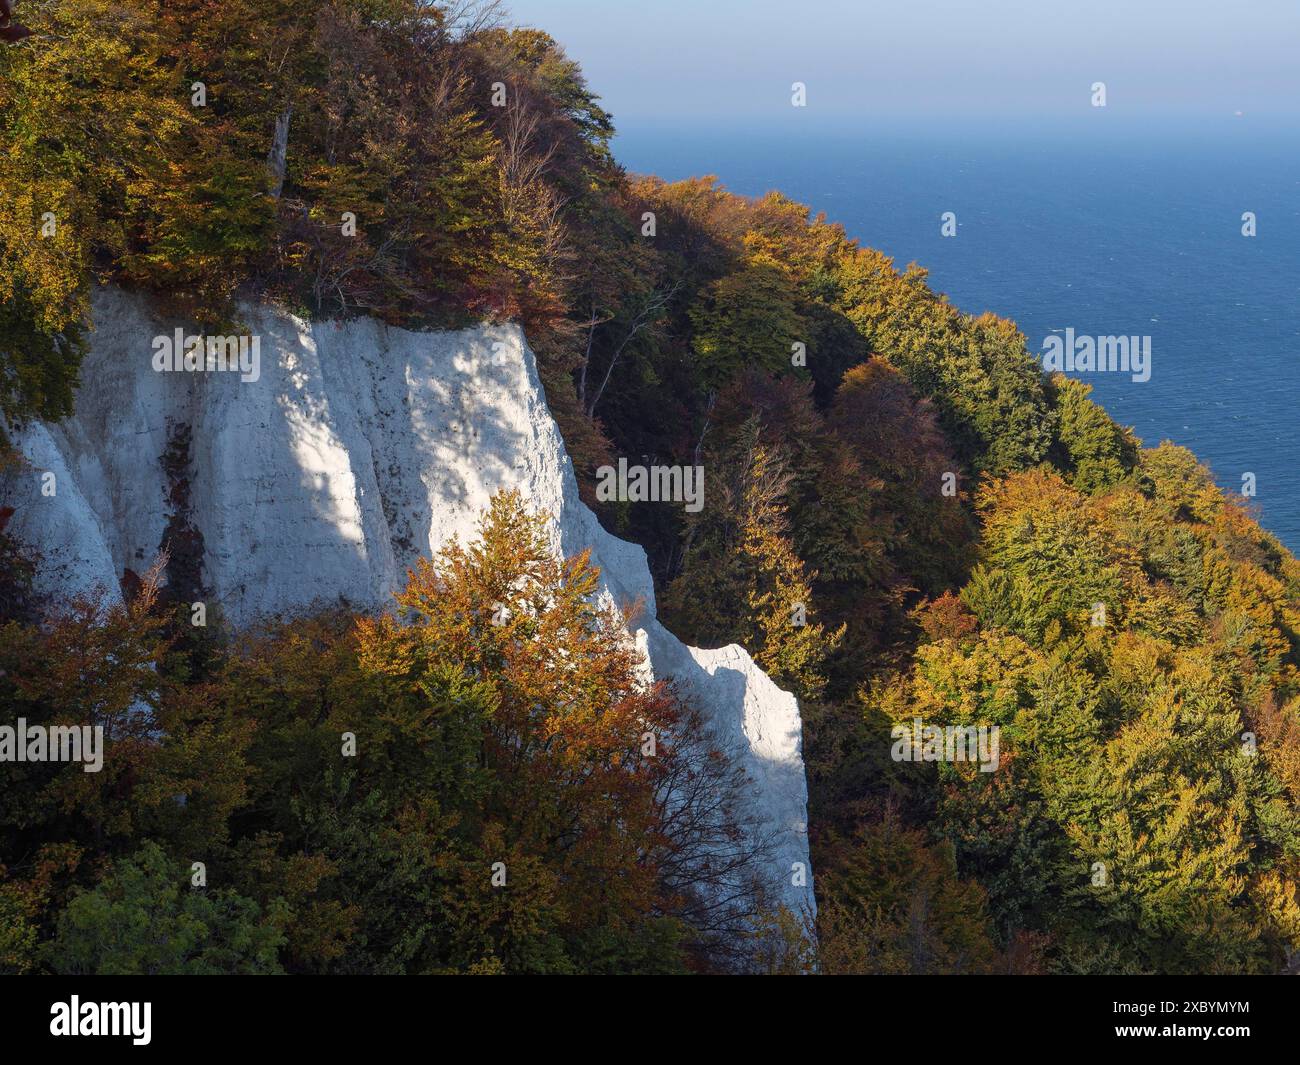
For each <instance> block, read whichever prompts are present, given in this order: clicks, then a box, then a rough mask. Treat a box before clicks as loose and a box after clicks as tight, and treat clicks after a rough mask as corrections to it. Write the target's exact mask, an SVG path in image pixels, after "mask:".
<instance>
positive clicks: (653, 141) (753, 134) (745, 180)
mask: <svg viewBox="0 0 1300 1065" xmlns="http://www.w3.org/2000/svg"><path fill="white" fill-rule="evenodd" d="M1090 117H1091V116H1090ZM614 149H615V154H616V155H617V157H618V159H619V161H620V162H622V163H623V164H624V165H625V166H626V167H627V168H628V169H629V170H631V171H634V172H638V173H654V174H658V175H660V176H661V177H664V178H666V179H669V180H672V179H677V178H683V177H688V176H692V175H701V174H716V175H718V177H719V178H720V180H721V181H722V183H723V184H724V185H725V186H727V187H728V188H730V189H732V190H733V191H735V192H740V193H745V194H759V193H763V192H766V191H767V190H769V189H774V188H775V189H780V190H781V191H782V192H784V193H786V194H787V195H789V196H791V197H793V198H794V199H796V200H799V201H801V202H803V203H807V204H809V205H811V206H812V207H813V208H814V209H815V210H817V211H824V212H825V213H826V215H827V217H828V218H829V219H830V220H832V221H837V222H841V223H843V225H844V226H845V228H846V229H847V230H848V232H849V235H850V236H853V237H856V238H858V239H860V240H861V241H862V243H864V244H866V245H869V246H872V247H875V248H879V249H881V250H882V251H884V252H886V253H887V254H889V255H891V256H893V257H894V258H895V262H896V265H898V266H900V267H902V266H904V265H905V264H907V263H908V262H910V261H915V262H917V263H919V264H920V265H922V266H924V267H926V268H927V269H928V270H929V271H930V283H931V285H932V287H933V288H935V289H936V290H938V291H940V292H944V293H947V295H948V297H949V298H950V299H951V300H952V302H953V303H954V304H956V305H957V306H958V307H960V308H961V309H962V310H965V311H970V312H976V313H978V312H981V311H985V310H991V311H994V312H996V313H997V314H1000V315H1003V316H1004V317H1007V318H1011V319H1014V320H1015V321H1016V322H1017V323H1018V324H1019V326H1020V328H1021V330H1022V331H1023V332H1024V334H1025V336H1026V338H1027V340H1028V344H1029V350H1030V351H1031V352H1033V353H1035V354H1038V353H1040V352H1041V351H1042V348H1043V344H1044V340H1045V338H1046V337H1047V336H1048V335H1049V334H1050V333H1051V332H1052V331H1054V330H1064V329H1065V328H1067V327H1072V328H1073V329H1074V331H1075V334H1076V335H1085V334H1086V335H1093V336H1107V335H1139V336H1141V335H1147V336H1150V337H1151V344H1152V360H1151V362H1152V365H1151V370H1152V372H1151V379H1150V380H1149V381H1146V382H1141V383H1139V382H1134V381H1132V380H1131V379H1130V377H1129V376H1128V375H1124V374H1106V373H1090V374H1076V375H1074V376H1077V377H1080V378H1082V379H1084V380H1087V381H1088V382H1089V383H1090V384H1092V385H1093V386H1094V392H1093V398H1094V399H1096V400H1098V401H1099V402H1100V403H1101V404H1102V405H1103V406H1105V407H1106V409H1107V410H1108V411H1109V412H1110V413H1111V414H1112V415H1113V416H1114V417H1115V418H1116V419H1117V420H1118V421H1121V422H1123V423H1125V424H1127V425H1131V426H1133V427H1134V429H1135V430H1136V432H1137V434H1138V435H1139V436H1140V437H1141V438H1142V439H1143V440H1144V441H1145V442H1146V443H1148V444H1156V443H1158V442H1160V441H1161V440H1165V439H1168V440H1172V441H1174V442H1175V443H1178V444H1182V445H1185V446H1187V447H1189V448H1191V449H1192V450H1193V451H1195V452H1196V454H1197V455H1198V456H1199V457H1200V459H1201V460H1202V461H1203V462H1204V463H1206V464H1207V465H1208V466H1209V467H1210V468H1211V469H1212V470H1213V471H1214V474H1215V476H1216V478H1217V479H1218V481H1219V483H1220V484H1221V485H1223V486H1224V487H1225V488H1227V489H1229V490H1230V491H1234V492H1240V491H1241V487H1242V475H1243V474H1244V473H1247V472H1250V473H1253V474H1255V478H1256V489H1257V495H1256V497H1255V499H1254V500H1253V503H1254V504H1255V506H1256V508H1257V513H1258V515H1259V518H1260V520H1261V521H1262V523H1263V524H1264V525H1265V526H1266V527H1267V528H1268V529H1270V530H1272V531H1273V532H1274V533H1275V534H1277V536H1278V537H1279V538H1280V539H1281V540H1282V541H1283V542H1284V543H1286V544H1287V545H1288V546H1289V547H1290V548H1291V549H1292V551H1296V552H1300V417H1298V416H1297V408H1298V407H1300V129H1296V128H1294V127H1292V128H1285V127H1280V126H1279V127H1273V128H1269V127H1266V126H1263V125H1261V124H1258V123H1256V122H1254V121H1253V120H1251V119H1250V118H1249V116H1245V117H1237V118H1229V117H1225V118H1223V119H1215V120H1212V121H1207V122H1205V123H1202V124H1199V125H1195V126H1189V125H1182V126H1178V127H1169V126H1166V125H1159V124H1154V123H1152V124H1150V125H1147V126H1143V125H1140V124H1136V123H1135V124H1131V125H1130V126H1128V127H1127V128H1119V127H1117V126H1116V125H1115V124H1110V123H1105V122H1101V121H1091V122H1088V123H1084V122H1077V123H1075V124H1073V125H1070V126H1065V125H1061V124H1057V125H1048V124H1034V125H1023V126H1019V127H1013V126H1006V127H1000V128H993V127H970V126H966V127H962V126H955V127H954V126H949V125H945V124H938V123H934V124H925V123H921V124H913V125H910V126H907V127H903V126H893V127H889V126H883V125H881V126H876V127H870V126H866V125H864V126H863V127H862V128H860V129H853V128H849V127H846V126H837V127H835V128H828V129H823V130H811V129H807V128H804V127H801V126H798V125H796V124H794V123H793V122H792V123H791V124H790V125H789V126H788V127H786V128H783V129H774V128H771V127H763V128H720V127H718V126H717V125H712V126H710V127H708V128H705V127H703V126H701V127H699V128H689V127H686V128H683V127H680V126H677V127H669V126H661V125H655V124H651V123H641V124H638V123H624V124H623V127H622V128H621V130H620V134H619V136H618V139H617V140H616V142H615V145H614ZM945 211H952V212H954V213H955V214H956V216H957V223H958V231H957V236H955V237H951V238H945V237H942V236H941V235H940V226H941V215H942V214H943V213H944V212H945ZM1246 211H1251V212H1254V214H1255V216H1256V220H1257V223H1256V224H1257V233H1258V235H1257V236H1255V237H1253V238H1248V237H1244V236H1243V235H1242V232H1241V231H1242V224H1243V223H1242V214H1243V212H1246Z"/></svg>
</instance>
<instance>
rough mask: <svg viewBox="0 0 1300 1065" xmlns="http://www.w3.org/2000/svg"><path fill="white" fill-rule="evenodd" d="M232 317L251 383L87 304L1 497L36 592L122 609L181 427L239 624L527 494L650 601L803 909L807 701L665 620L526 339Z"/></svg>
mask: <svg viewBox="0 0 1300 1065" xmlns="http://www.w3.org/2000/svg"><path fill="white" fill-rule="evenodd" d="M242 315H243V319H244V323H245V327H246V331H247V332H248V333H249V334H250V335H253V336H257V337H258V338H259V341H260V376H259V377H258V379H257V380H256V381H248V382H245V381H241V380H240V375H239V374H238V373H234V372H228V371H227V372H206V373H185V372H157V371H155V369H154V368H153V354H154V352H153V340H154V338H155V337H158V336H167V337H170V336H172V335H173V333H174V331H175V329H176V328H177V327H181V328H185V329H187V331H189V332H196V330H195V329H194V328H193V326H192V325H191V324H190V323H185V322H175V321H168V320H164V319H161V318H159V317H158V316H157V315H156V314H155V313H154V311H153V309H152V308H151V307H150V305H148V304H147V303H145V302H144V301H142V300H141V299H138V298H136V297H133V296H130V295H127V294H124V293H122V292H119V291H116V290H105V291H103V292H101V293H99V294H98V295H97V296H96V299H95V306H94V319H95V332H94V334H93V337H92V341H91V353H90V355H89V356H88V358H87V361H86V363H85V366H84V368H83V371H82V386H81V390H80V393H79V395H78V399H77V412H76V415H75V416H74V417H73V418H71V419H69V420H67V421H66V422H63V423H60V424H58V425H48V424H33V425H30V426H28V427H27V428H26V429H24V430H23V431H22V432H20V433H17V434H15V442H16V443H17V444H18V446H19V448H20V450H22V451H23V453H24V454H25V455H26V457H27V458H28V460H29V462H30V463H31V465H32V467H33V469H31V470H28V471H23V472H21V473H19V474H17V475H11V476H9V477H8V478H7V479H6V481H5V483H4V484H3V486H0V487H2V491H3V496H4V500H3V501H4V502H5V503H6V504H7V505H9V506H12V507H14V508H15V511H16V513H15V515H14V518H13V521H12V524H11V526H10V528H11V529H12V531H13V532H14V533H15V534H16V535H18V536H19V537H20V538H22V539H25V540H27V541H28V542H30V543H31V544H33V545H34V546H35V547H37V548H38V549H39V550H40V551H41V552H42V554H43V556H44V566H43V567H42V576H41V580H42V582H43V587H42V588H41V590H42V591H46V592H51V593H54V594H55V595H61V594H68V593H74V592H77V591H82V590H86V589H88V588H90V587H91V586H93V585H96V584H98V585H101V586H103V587H104V588H106V589H108V591H109V593H110V594H111V595H116V594H118V593H117V589H118V586H119V578H120V577H121V574H122V572H123V570H124V569H125V568H128V567H129V568H131V569H134V570H136V571H141V570H143V569H145V568H147V567H148V566H149V564H150V563H151V562H152V561H153V559H154V557H155V556H156V554H157V552H158V548H159V545H160V543H161V542H162V540H163V535H164V529H165V527H166V524H167V521H168V516H169V513H170V511H171V509H172V508H171V507H170V506H169V503H168V500H167V484H168V482H167V476H166V473H165V470H164V464H163V462H162V455H163V452H164V450H165V448H166V445H167V442H168V439H169V434H170V433H171V431H172V430H173V428H174V427H176V426H181V425H188V426H189V427H190V431H191V441H192V443H191V462H190V467H189V471H188V472H189V481H190V486H191V492H190V513H189V520H190V522H191V523H192V525H193V527H194V528H195V529H196V530H197V531H198V532H199V533H200V534H201V536H202V538H203V544H204V556H203V572H204V579H205V582H206V584H207V585H208V586H209V587H210V588H211V590H212V593H213V595H212V598H213V599H215V600H216V601H217V602H218V603H219V604H220V607H221V609H222V611H223V612H224V615H225V617H226V619H227V621H228V622H230V623H231V624H233V625H235V626H240V625H243V624H246V623H248V622H250V621H253V620H255V619H256V618H258V617H259V616H262V615H266V614H273V613H280V612H286V611H292V610H295V609H299V608H302V607H305V606H309V605H311V604H313V603H329V602H337V601H338V600H339V599H340V598H342V599H344V600H346V601H347V602H348V603H350V604H352V605H353V606H357V607H375V606H381V605H384V604H386V603H388V602H389V601H390V596H391V593H392V592H393V591H394V590H395V589H396V588H398V587H399V586H400V585H401V584H403V583H404V577H405V572H406V568H407V567H408V566H409V565H411V564H413V562H414V560H415V559H416V557H418V556H420V555H426V556H427V555H430V554H431V553H432V552H434V551H436V550H437V549H438V548H439V547H440V546H441V545H442V544H443V543H444V542H445V541H446V540H447V539H448V538H449V537H452V536H459V537H460V538H461V540H462V541H464V540H468V539H471V538H472V537H473V535H474V531H475V526H476V522H477V520H478V516H479V513H480V511H481V510H482V509H483V508H484V507H485V506H486V505H487V503H488V500H489V498H490V496H491V495H492V493H494V492H495V491H497V490H499V489H503V488H516V489H518V490H520V492H521V493H522V494H523V496H524V498H525V500H526V501H527V502H528V504H529V505H530V507H531V508H532V509H534V510H537V511H539V512H542V513H544V514H547V515H549V516H550V517H551V521H550V534H551V537H552V539H553V542H554V545H555V549H556V550H557V551H561V552H564V553H565V554H573V553H576V552H578V551H580V550H582V549H583V548H591V550H592V560H593V561H594V562H595V563H596V564H597V565H598V566H599V567H600V569H601V573H602V578H603V586H602V590H601V595H602V596H604V597H607V598H608V599H609V600H610V601H612V602H613V603H614V604H615V605H628V604H632V603H634V602H635V601H636V600H638V599H641V600H642V601H643V603H644V608H643V610H642V612H641V614H640V615H639V616H638V617H637V618H636V620H635V621H634V624H635V625H636V626H637V627H636V630H635V632H634V635H635V637H636V639H637V641H638V644H639V646H640V647H641V648H642V649H643V650H644V652H645V654H646V661H647V671H648V673H649V674H650V675H652V676H653V677H656V678H667V677H671V678H674V679H675V680H676V682H677V684H678V686H679V688H680V690H681V691H682V693H683V694H684V695H686V696H687V697H689V698H691V699H692V700H693V701H695V702H696V703H697V705H699V706H700V707H701V709H702V710H703V712H704V714H705V716H706V718H707V719H708V721H709V722H710V723H711V725H712V727H713V728H714V730H715V731H716V734H717V737H718V739H719V741H720V742H721V743H722V744H724V745H725V746H726V747H727V748H728V749H731V750H734V751H736V752H737V757H739V758H740V759H741V761H742V762H743V764H744V767H745V769H746V770H747V772H748V773H749V774H750V776H751V777H752V779H753V782H754V789H753V810H752V813H753V814H755V815H757V817H758V818H759V820H760V822H761V823H762V824H764V825H765V826H766V830H767V831H768V832H770V833H772V834H774V839H775V846H774V857H773V863H772V873H771V883H772V886H773V888H774V890H776V891H777V892H778V893H779V896H780V897H781V898H783V899H784V901H785V902H786V904H787V905H789V906H790V907H791V908H793V909H795V910H796V911H797V912H798V911H801V910H805V909H806V910H808V911H811V910H812V909H813V906H814V902H813V894H812V880H811V866H810V864H809V859H808V846H807V834H806V824H805V818H806V803H807V788H806V784H805V778H804V769H803V760H802V755H801V737H800V720H799V707H798V704H797V702H796V700H795V698H794V697H793V696H792V695H790V694H789V693H787V692H784V691H782V690H781V689H779V688H778V687H777V686H776V685H775V684H774V683H773V682H772V681H771V680H770V679H769V678H768V677H767V675H766V674H765V673H763V671H762V670H760V669H759V668H758V667H757V666H756V665H755V664H754V662H753V660H752V659H751V658H750V657H749V655H748V654H747V653H746V652H745V651H744V650H743V649H742V648H740V647H738V646H735V645H733V646H729V647H723V648H720V649H718V650H699V649H697V648H692V647H686V646H685V645H683V644H682V643H681V642H680V641H679V640H677V639H676V638H675V637H674V636H673V635H672V634H671V633H670V632H668V631H667V630H666V629H665V628H664V627H663V626H662V625H660V624H659V623H658V621H656V620H655V608H654V587H653V585H652V583H651V578H650V572H649V569H648V567H647V565H646V560H645V553H644V552H643V551H642V549H641V548H640V547H638V546H636V545H635V544H630V543H627V542H625V541H622V540H619V539H616V538H615V537H613V536H610V535H609V534H608V533H606V532H605V531H604V529H602V528H601V526H600V524H599V522H597V520H596V517H595V515H594V514H593V513H592V512H591V511H590V510H588V509H587V507H586V506H585V505H584V504H583V503H582V502H581V501H580V500H579V498H578V488H577V482H576V480H575V478H574V474H573V467H572V463H571V462H570V461H569V458H568V455H567V454H566V453H565V450H564V444H563V441H562V440H561V439H560V434H559V431H558V429H557V428H556V425H555V422H554V421H553V419H552V418H551V415H550V412H549V410H548V408H547V405H546V399H545V395H544V393H543V391H542V386H541V382H540V380H539V379H538V375H537V369H536V365H535V363H534V359H533V355H532V352H531V351H530V350H529V348H528V345H527V343H526V341H525V339H524V337H523V335H522V333H521V331H520V330H519V329H518V328H517V327H514V326H479V327H476V328H473V329H466V330H462V331H459V332H434V333H412V332H407V331H405V330H400V329H392V328H389V327H386V326H384V325H381V324H379V323H376V322H374V321H370V320H359V321H350V322H346V323H331V322H324V323H307V322H303V321H300V320H298V319H296V318H294V317H292V316H290V315H287V314H285V313H283V312H281V311H279V310H276V309H274V308H270V307H267V306H253V305H250V306H245V307H244V308H243V309H242ZM45 472H50V473H53V474H54V475H55V481H54V484H55V494H54V495H53V496H52V497H51V496H48V495H44V494H42V491H41V485H42V479H41V474H42V473H45ZM45 483H46V484H48V479H46V482H45ZM663 505H670V504H663ZM800 870H802V871H803V874H804V875H803V876H800V875H798V873H799V871H800Z"/></svg>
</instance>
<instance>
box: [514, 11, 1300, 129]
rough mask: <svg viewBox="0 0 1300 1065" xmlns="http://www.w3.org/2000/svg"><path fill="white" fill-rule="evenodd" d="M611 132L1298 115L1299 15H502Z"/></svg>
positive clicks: (1055, 12) (881, 12) (835, 12)
mask: <svg viewBox="0 0 1300 1065" xmlns="http://www.w3.org/2000/svg"><path fill="white" fill-rule="evenodd" d="M506 4H507V7H508V9H509V11H510V15H511V21H512V22H513V23H515V24H521V25H532V26H537V27H539V28H541V29H544V30H546V31H547V32H549V33H550V34H551V35H552V36H553V37H555V38H556V39H557V40H559V41H560V43H561V44H563V45H564V47H565V49H566V50H567V51H568V53H569V54H570V55H571V56H572V57H573V58H575V59H577V60H578V61H579V62H580V63H581V64H582V67H583V69H584V70H585V71H586V73H587V76H588V80H589V81H590V83H591V85H592V87H593V88H594V89H595V90H596V91H597V92H598V93H599V94H600V95H601V96H602V98H603V100H604V103H605V106H606V107H607V108H609V109H610V110H611V111H613V113H614V118H615V121H616V122H617V121H619V120H621V119H633V120H646V119H665V120H672V121H689V120H690V119H691V118H718V117H723V118H727V117H731V118H736V119H748V120H752V119H763V118H765V117H768V116H772V117H776V118H783V119H789V118H790V117H791V112H792V111H793V110H794V109H793V108H791V107H790V84H791V82H794V81H803V82H805V83H806V84H807V86H808V109H807V111H806V112H804V113H803V117H806V118H807V119H810V120H814V121H815V120H816V119H817V118H825V119H829V120H832V121H833V120H836V119H841V118H845V117H853V118H856V119H859V120H869V119H870V118H872V117H881V118H905V117H908V116H916V115H931V116H943V117H953V118H970V119H975V118H987V119H991V120H1000V119H1008V118H1010V119H1016V118H1030V117H1047V118H1053V117H1057V116H1061V117H1064V116H1070V115H1080V114H1082V113H1087V112H1088V111H1089V88H1090V86H1091V85H1092V83H1093V82H1095V81H1104V82H1105V83H1106V86H1107V96H1108V100H1107V103H1108V108H1107V112H1106V115H1107V117H1108V118H1114V119H1121V118H1123V117H1124V116H1126V115H1127V116H1132V117H1135V118H1142V119H1147V118H1151V117H1155V116H1159V115H1171V116H1182V117H1184V118H1188V119H1197V118H1200V117H1226V116H1232V115H1233V114H1234V113H1235V112H1237V111H1241V112H1244V113H1245V115H1246V116H1248V117H1254V116H1260V117H1264V116H1278V115H1286V116H1290V117H1294V116H1296V115H1297V114H1300V0H1093V2H1087V0H1076V2H1065V0H890V2H887V3H886V2H878V0H802V2H801V0H506Z"/></svg>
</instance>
